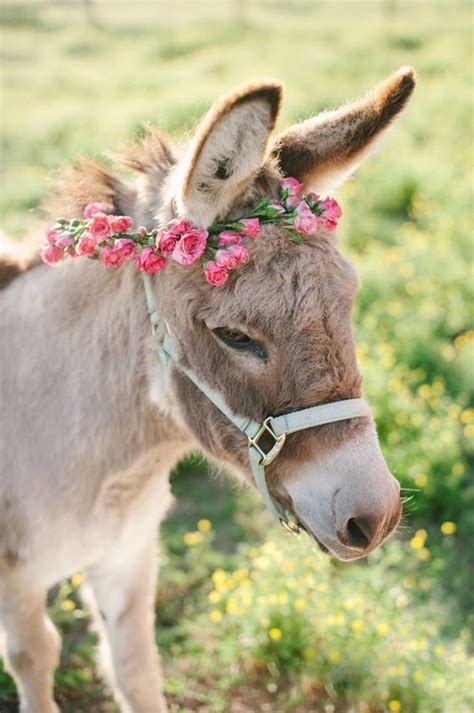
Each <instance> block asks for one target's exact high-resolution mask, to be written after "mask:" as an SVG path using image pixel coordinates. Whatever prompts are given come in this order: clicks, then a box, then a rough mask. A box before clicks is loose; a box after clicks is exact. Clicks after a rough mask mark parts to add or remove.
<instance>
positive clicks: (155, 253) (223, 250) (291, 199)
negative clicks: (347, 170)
mask: <svg viewBox="0 0 474 713" xmlns="http://www.w3.org/2000/svg"><path fill="white" fill-rule="evenodd" d="M302 191H303V184H302V183H300V182H299V181H297V180H296V178H285V179H284V180H283V181H281V182H280V185H279V191H278V200H272V199H270V198H262V200H260V201H259V203H258V204H257V205H256V206H255V208H254V209H253V210H252V212H251V213H250V214H249V215H248V216H247V217H245V218H239V220H236V221H233V222H231V223H214V224H213V225H211V226H210V227H209V228H207V230H206V229H204V228H197V227H196V226H195V225H193V223H192V222H191V221H189V220H172V221H171V222H170V223H168V225H167V226H166V227H165V228H161V229H154V230H150V231H148V230H147V229H146V228H144V227H139V228H137V229H136V230H135V231H133V223H132V219H131V218H130V217H129V216H128V215H110V214H108V213H107V211H108V207H107V206H106V205H104V204H102V203H90V204H89V205H88V206H86V208H85V210H84V218H83V219H82V220H79V219H77V218H74V219H72V220H66V219H64V218H59V219H58V220H57V221H56V223H55V224H54V225H53V226H52V227H51V228H49V229H48V230H47V231H46V239H47V244H46V246H45V247H44V249H43V250H42V252H41V258H42V260H43V261H44V262H45V263H47V264H48V265H58V264H59V263H60V262H61V261H62V260H63V259H64V258H65V257H67V256H69V257H71V258H75V257H78V256H80V255H84V256H86V257H89V258H92V259H93V260H100V262H101V263H102V264H103V265H104V266H105V267H119V266H120V265H122V264H123V263H124V262H130V261H132V260H133V261H135V263H136V266H137V268H138V269H139V270H141V271H142V272H148V273H153V272H158V271H159V270H162V269H163V268H164V267H165V265H166V262H167V260H168V259H171V260H174V261H175V262H177V263H179V264H180V265H192V264H193V263H195V262H196V261H197V260H199V259H201V261H202V264H203V267H204V275H205V278H206V280H207V282H208V283H209V284H210V285H216V286H217V285H223V284H224V283H225V282H226V281H227V279H228V276H229V272H231V271H232V270H235V269H236V268H237V267H238V266H239V265H241V264H243V263H245V262H247V260H248V257H249V252H248V249H247V247H246V246H245V244H244V240H243V239H244V238H250V239H252V240H254V239H255V238H257V237H258V235H259V233H260V230H261V228H262V225H269V224H273V225H277V224H278V225H283V226H285V227H286V228H287V232H288V235H289V236H290V238H291V239H292V240H294V241H295V242H302V236H303V235H307V234H310V233H314V231H315V230H316V228H317V227H318V226H324V227H325V228H327V229H329V230H334V228H335V227H336V226H337V221H338V219H339V218H340V217H341V215H342V211H341V208H340V206H339V204H338V203H337V202H336V201H335V200H334V199H333V198H326V199H324V200H321V198H320V197H319V196H317V195H316V194H315V193H307V194H306V195H303V194H302Z"/></svg>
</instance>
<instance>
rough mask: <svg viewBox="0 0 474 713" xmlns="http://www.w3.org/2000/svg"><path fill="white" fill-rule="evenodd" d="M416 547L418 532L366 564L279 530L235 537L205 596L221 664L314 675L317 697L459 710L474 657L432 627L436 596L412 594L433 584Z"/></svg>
mask: <svg viewBox="0 0 474 713" xmlns="http://www.w3.org/2000/svg"><path fill="white" fill-rule="evenodd" d="M425 535H426V533H423V532H420V533H419V534H418V535H417V537H418V539H419V540H420V541H423V540H424V538H425ZM197 546H198V547H201V548H202V547H203V546H202V545H197ZM420 551H421V552H422V551H423V550H422V549H421V548H419V546H418V543H417V541H416V540H415V538H413V540H412V547H410V546H409V545H407V544H402V543H399V542H392V543H390V544H389V545H388V546H386V547H385V548H384V550H383V551H381V552H380V551H379V552H378V553H377V554H374V555H373V556H372V557H371V562H370V566H368V567H366V566H357V565H356V566H347V565H346V566H344V567H339V566H337V565H335V564H333V563H331V561H330V560H329V559H327V558H326V557H324V556H322V555H318V554H317V553H316V554H315V553H313V552H309V551H308V548H307V547H305V546H304V545H303V544H302V543H301V542H295V541H294V540H293V539H290V538H289V537H288V536H286V537H285V536H280V537H277V536H275V537H274V538H272V539H271V540H268V541H267V542H266V543H265V544H264V545H263V546H261V547H259V548H255V547H250V546H248V545H246V546H244V547H242V548H241V551H240V556H239V567H238V569H234V570H231V571H227V572H226V571H224V570H223V569H218V570H216V571H215V572H214V573H213V575H212V579H213V584H214V589H213V590H212V591H211V592H210V593H209V596H208V599H209V608H210V612H209V618H210V620H211V622H213V623H214V625H215V629H216V631H215V639H216V642H217V643H216V644H215V646H216V648H217V651H218V656H219V657H220V661H221V663H222V666H223V667H224V669H225V668H226V667H227V669H228V670H233V671H234V672H235V675H239V674H240V675H241V676H242V678H244V677H245V676H246V675H248V674H249V672H251V671H252V670H255V669H258V670H259V671H260V676H261V677H262V678H264V679H266V683H267V685H268V683H269V682H270V681H272V682H273V683H274V688H275V692H277V691H278V688H279V685H280V684H281V683H282V682H283V683H284V682H285V681H288V680H291V682H292V686H293V688H294V689H298V688H300V689H301V693H302V694H303V695H304V691H305V689H307V687H308V686H312V687H313V688H314V687H316V688H317V689H318V690H319V698H318V703H319V704H320V705H321V704H323V703H333V704H339V705H340V704H341V702H342V701H344V700H345V701H347V702H348V703H350V704H351V705H352V706H354V708H353V710H355V711H366V710H368V709H369V710H371V711H385V710H387V706H388V705H389V703H390V702H391V705H392V707H394V709H397V704H400V706H401V709H402V710H406V711H411V712H412V713H448V711H452V713H454V712H456V713H462V712H465V713H467V711H469V710H472V705H474V697H473V696H472V690H471V687H470V685H469V682H470V680H471V676H472V664H473V663H474V661H473V660H471V661H470V662H469V659H468V656H467V653H466V647H465V645H464V643H462V641H461V640H460V641H458V642H456V643H454V642H450V643H449V644H446V643H445V642H442V640H441V639H440V625H441V623H442V620H443V616H445V612H443V608H442V606H441V603H440V602H438V601H436V599H431V598H430V599H429V600H428V601H426V602H425V604H424V606H423V607H421V606H419V595H420V592H421V591H422V590H423V589H425V590H426V589H427V588H431V587H432V585H433V571H432V567H431V565H430V564H420V562H422V561H423V560H421V561H420V558H419V556H418V555H419V554H420ZM200 556H201V555H200ZM400 571H404V572H405V573H406V575H407V576H405V578H404V579H403V580H401V579H400ZM408 573H411V574H408ZM416 576H417V577H418V580H417V579H416V578H415V577H416ZM203 626H204V625H203ZM467 636H468V633H467V631H464V632H463V634H462V637H463V638H466V637H467ZM285 694H286V691H285ZM290 709H291V708H288V710H290ZM389 709H390V707H389ZM278 710H282V711H283V710H287V708H286V704H285V698H283V699H282V700H281V702H280V705H279V707H278Z"/></svg>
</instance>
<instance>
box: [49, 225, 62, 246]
mask: <svg viewBox="0 0 474 713" xmlns="http://www.w3.org/2000/svg"><path fill="white" fill-rule="evenodd" d="M59 236H60V233H58V231H57V230H55V229H54V228H48V230H47V231H46V240H47V241H48V243H49V244H50V245H56V240H57V239H58V238H59Z"/></svg>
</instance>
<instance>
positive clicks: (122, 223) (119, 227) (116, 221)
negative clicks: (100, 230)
mask: <svg viewBox="0 0 474 713" xmlns="http://www.w3.org/2000/svg"><path fill="white" fill-rule="evenodd" d="M109 223H110V227H111V229H112V231H113V232H114V233H126V232H127V230H129V229H130V228H131V227H132V219H131V218H130V216H129V215H113V216H111V217H110V218H109Z"/></svg>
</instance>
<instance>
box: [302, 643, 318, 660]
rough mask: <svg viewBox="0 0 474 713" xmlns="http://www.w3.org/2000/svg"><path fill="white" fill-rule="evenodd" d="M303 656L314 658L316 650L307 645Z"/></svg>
mask: <svg viewBox="0 0 474 713" xmlns="http://www.w3.org/2000/svg"><path fill="white" fill-rule="evenodd" d="M303 656H304V657H305V659H314V657H315V656H316V651H315V650H314V649H313V648H311V647H310V646H308V648H307V649H304V651H303Z"/></svg>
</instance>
